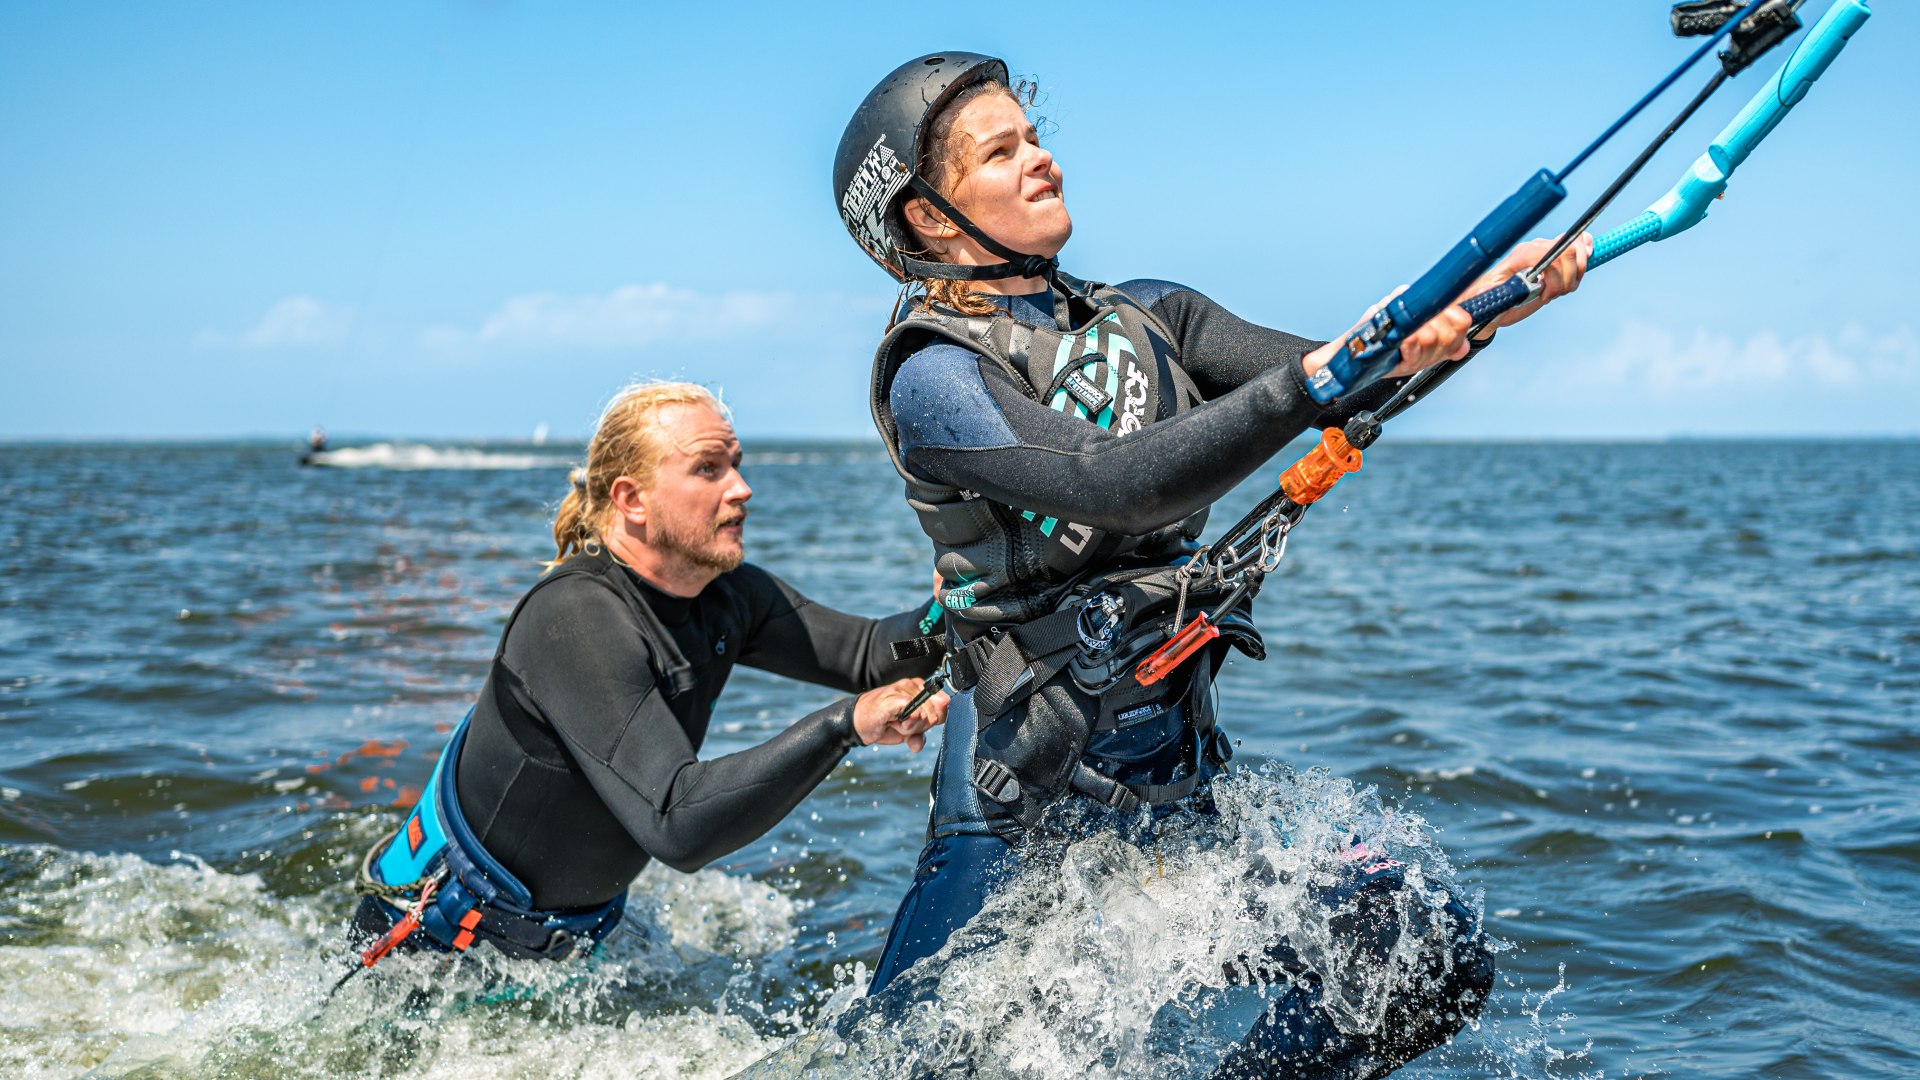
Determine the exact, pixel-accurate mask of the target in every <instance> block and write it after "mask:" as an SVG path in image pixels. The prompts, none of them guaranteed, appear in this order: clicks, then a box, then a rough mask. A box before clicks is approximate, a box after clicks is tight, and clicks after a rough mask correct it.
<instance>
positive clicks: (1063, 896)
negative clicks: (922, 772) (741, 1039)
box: [742, 768, 1511, 1078]
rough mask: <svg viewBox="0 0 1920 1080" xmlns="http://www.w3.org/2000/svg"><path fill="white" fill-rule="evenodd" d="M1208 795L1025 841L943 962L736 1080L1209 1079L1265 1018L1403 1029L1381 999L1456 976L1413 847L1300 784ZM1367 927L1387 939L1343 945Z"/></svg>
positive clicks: (1406, 819) (1359, 1029)
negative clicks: (1394, 883)
mask: <svg viewBox="0 0 1920 1080" xmlns="http://www.w3.org/2000/svg"><path fill="white" fill-rule="evenodd" d="M1214 797H1215V800H1216V803H1217V805H1218V810H1219V813H1218V814H1217V815H1201V814H1184V815H1175V816H1172V817H1169V818H1166V819H1164V820H1162V821H1160V822H1158V823H1156V824H1154V825H1152V826H1150V827H1149V826H1148V825H1147V823H1146V822H1145V819H1144V818H1143V819H1140V820H1139V821H1137V822H1135V823H1134V824H1135V826H1137V827H1133V828H1124V829H1120V830H1115V829H1112V828H1106V829H1099V828H1095V829H1093V830H1091V831H1090V833H1080V832H1079V830H1078V829H1076V828H1075V827H1074V826H1076V825H1085V824H1087V823H1086V822H1084V821H1081V822H1074V821H1069V822H1068V823H1067V824H1068V827H1067V828H1066V829H1064V830H1062V832H1063V834H1064V835H1060V836H1054V837H1050V838H1042V839H1036V840H1035V841H1034V842H1033V843H1031V844H1030V847H1029V850H1028V852H1027V854H1026V857H1025V858H1023V860H1022V862H1021V866H1020V868H1019V869H1018V870H1017V871H1016V872H1015V873H1014V875H1013V876H1012V878H1011V879H1010V881H1009V882H1008V884H1007V885H1006V886H1005V887H1003V888H1002V889H1000V890H999V891H998V892H997V893H996V894H995V895H994V896H993V897H992V898H990V899H989V901H988V902H987V904H986V906H985V907H984V908H983V910H982V912H981V914H980V915H979V916H978V917H977V918H976V919H974V920H973V921H972V922H970V923H969V924H968V925H967V926H966V927H964V928H963V929H962V930H960V931H959V932H957V933H956V934H955V935H954V936H953V938H952V939H950V940H949V942H948V944H947V945H946V946H945V947H944V948H943V949H942V950H941V951H940V952H939V953H937V954H935V955H934V956H933V957H930V958H929V959H928V960H926V961H923V962H922V963H920V964H918V965H915V966H914V967H913V968H910V969H909V970H908V971H906V972H905V973H903V974H902V975H901V976H899V977H898V978H897V979H896V980H895V981H894V982H893V983H892V984H891V985H890V986H889V988H888V990H887V992H886V993H885V994H883V995H881V996H880V997H879V998H856V997H853V996H852V995H847V996H846V998H845V1000H836V1001H833V1002H831V1003H829V1007H828V1015H826V1016H825V1017H823V1021H822V1023H821V1025H820V1026H819V1027H817V1028H816V1029H815V1030H814V1031H812V1032H809V1033H808V1034H807V1035H806V1036H803V1037H802V1038H800V1039H798V1040H796V1042H795V1043H794V1044H792V1045H791V1046H789V1047H787V1048H785V1049H784V1050H783V1051H782V1052H781V1053H780V1054H777V1055H774V1056H773V1057H770V1058H769V1059H767V1060H765V1061H763V1062H760V1063H758V1064H756V1065H755V1067H754V1068H753V1069H750V1070H748V1071H747V1072H745V1073H743V1074H742V1076H746V1077H753V1078H771V1077H785V1076H795V1077H797V1076H810V1075H819V1074H823V1073H824V1074H829V1075H852V1076H874V1077H881V1076H885V1077H900V1076H919V1075H942V1074H945V1073H949V1072H975V1073H979V1074H982V1075H994V1076H1007V1077H1058V1076H1089V1077H1103V1078H1104V1077H1113V1078H1121V1077H1179V1076H1205V1075H1209V1074H1210V1073H1212V1072H1213V1071H1214V1070H1215V1069H1216V1068H1217V1067H1218V1066H1219V1065H1220V1064H1221V1063H1222V1062H1223V1060H1225V1059H1226V1057H1227V1055H1228V1054H1229V1053H1230V1052H1231V1051H1232V1050H1233V1049H1234V1047H1235V1045H1236V1044H1237V1043H1238V1042H1239V1041H1240V1040H1241V1039H1242V1038H1243V1037H1244V1036H1245V1035H1246V1033H1247V1031H1248V1029H1249V1028H1250V1027H1251V1026H1252V1024H1253V1023H1254V1022H1255V1021H1256V1020H1257V1019H1259V1018H1260V1017H1261V1016H1262V1014H1264V1013H1267V1012H1269V1011H1270V1010H1271V1011H1274V1012H1276V1013H1280V1012H1285V1011H1288V1010H1307V1009H1311V1008H1314V1006H1313V1005H1312V1003H1313V1002H1314V1001H1315V1000H1317V1001H1318V1002H1319V1003H1320V1005H1319V1006H1318V1008H1320V1009H1324V1011H1325V1013H1326V1015H1327V1016H1328V1017H1329V1018H1330V1020H1331V1022H1332V1024H1333V1025H1334V1026H1335V1027H1337V1028H1338V1029H1339V1031H1340V1032H1343V1033H1345V1034H1348V1035H1361V1036H1368V1035H1372V1034H1373V1033H1377V1032H1379V1031H1381V1030H1382V1029H1383V1027H1386V1026H1388V1025H1400V1026H1401V1027H1405V1026H1406V1025H1407V1024H1408V1023H1409V1021H1408V1018H1407V1017H1405V1016H1400V1015H1397V1014H1395V1013H1394V1012H1393V1010H1394V1008H1395V1007H1396V1003H1399V1002H1404V1001H1405V1000H1408V999H1409V998H1412V999H1425V998H1428V997H1430V996H1431V994H1432V991H1433V989H1434V988H1435V987H1438V986H1441V985H1446V984H1445V983H1443V982H1441V981H1439V980H1442V979H1444V978H1446V977H1447V976H1448V975H1449V974H1450V973H1451V965H1452V964H1453V954H1452V953H1451V952H1450V951H1449V950H1448V949H1447V948H1446V947H1445V944H1444V943H1446V942H1447V941H1449V939H1450V938H1451V937H1452V936H1453V935H1454V934H1455V933H1456V932H1457V931H1456V929H1455V924H1454V923H1453V922H1452V920H1451V919H1450V918H1449V917H1448V916H1447V915H1446V914H1445V913H1444V910H1443V905H1444V904H1445V903H1446V901H1447V900H1448V899H1449V897H1450V893H1451V889H1452V887H1453V871H1452V869H1451V867H1450V866H1449V865H1448V863H1447V859H1446V856H1445V854H1444V852H1443V851H1442V850H1441V849H1440V847H1439V845H1438V844H1437V843H1436V842H1435V840H1434V837H1433V834H1432V831H1431V829H1429V828H1428V826H1427V825H1426V823H1425V822H1424V821H1423V820H1422V819H1420V818H1419V817H1418V816H1417V815H1412V814H1407V813H1401V812H1396V811H1393V810H1391V809H1389V808H1387V807H1385V806H1383V805H1382V803H1381V802H1380V800H1379V798H1378V795H1377V793H1376V792H1375V791H1374V790H1373V789H1372V788H1363V787H1356V786H1355V785H1354V784H1353V783H1352V782H1351V781H1347V780H1344V779H1339V778H1335V777H1332V776H1330V775H1328V774H1327V773H1325V772H1323V771H1318V770H1315V771H1309V772H1305V773H1295V772H1292V771H1290V770H1287V769H1284V768H1272V769H1268V770H1264V771H1259V772H1245V773H1239V774H1235V775H1233V776H1230V777H1228V778H1225V779H1223V780H1221V781H1219V782H1218V783H1217V784H1216V785H1215V795H1214ZM1076 835H1079V836H1084V838H1075V837H1076ZM1389 867H1394V868H1395V869H1397V870H1398V873H1399V875H1403V878H1402V880H1404V886H1403V888H1402V890H1401V893H1400V897H1401V899H1400V900H1398V901H1395V902H1393V903H1392V904H1390V905H1387V906H1385V907H1384V908H1383V907H1381V906H1380V905H1373V904H1369V901H1368V900H1367V899H1366V897H1367V895H1368V894H1367V893H1365V892H1364V891H1355V890H1354V882H1355V881H1356V879H1358V878H1363V877H1367V876H1369V875H1377V874H1379V873H1381V872H1383V871H1385V870H1386V869H1387V868H1389ZM1474 907H1475V908H1476V918H1477V907H1478V900H1477V899H1476V900H1475V901H1474ZM1382 917H1384V918H1387V919H1389V920H1393V921H1394V925H1393V926H1392V927H1391V932H1388V933H1385V934H1384V935H1368V934H1364V933H1356V926H1357V925H1358V923H1359V921H1360V920H1363V919H1372V918H1382ZM1381 941H1386V942H1389V943H1390V944H1387V945H1385V946H1384V947H1381V946H1380V945H1379V943H1380V942H1381ZM1276 943H1284V945H1281V946H1279V947H1277V948H1276V947H1275V944H1276ZM1401 1007H1402V1008H1404V1005H1402V1006H1401ZM836 1009H838V1010H840V1011H838V1012H836V1011H835V1010H836ZM1494 1056H1495V1057H1499V1056H1501V1055H1500V1054H1499V1052H1498V1051H1497V1050H1496V1051H1495V1054H1494ZM1507 1056H1508V1057H1511V1055H1507Z"/></svg>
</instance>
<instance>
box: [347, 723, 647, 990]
mask: <svg viewBox="0 0 1920 1080" xmlns="http://www.w3.org/2000/svg"><path fill="white" fill-rule="evenodd" d="M472 719H473V713H472V712H471V711H469V712H468V713H467V715H466V717H465V718H464V719H462V720H461V721H460V726H459V727H457V728H455V729H454V732H453V738H452V739H450V740H449V741H448V742H447V747H446V749H445V750H442V751H441V752H440V760H439V761H438V762H437V763H436V764H435V765H434V767H433V778H432V779H431V780H429V781H428V782H427V787H426V790H425V791H423V792H421V794H420V801H419V802H418V803H417V804H415V806H414V808H413V813H412V815H410V816H409V817H408V819H407V821H406V823H405V824H404V825H402V826H401V828H400V831H399V832H397V833H395V834H394V836H393V838H392V839H391V840H390V841H388V843H387V848H386V850H385V851H383V852H381V853H380V857H379V859H377V860H376V861H375V864H374V871H375V874H376V876H377V877H378V878H379V880H380V881H381V882H383V883H385V884H401V885H404V884H408V883H411V882H415V881H419V880H421V879H422V878H426V877H430V876H432V875H434V874H436V873H438V872H440V870H441V869H442V868H444V869H445V870H446V871H447V880H446V881H445V882H444V883H442V884H441V886H440V889H439V891H438V892H436V893H435V894H434V897H433V902H432V903H431V904H429V905H428V906H427V910H426V911H424V912H422V913H421V916H420V929H421V930H423V931H424V932H425V933H426V934H427V936H428V937H430V938H432V939H433V941H434V942H435V943H436V944H437V945H439V946H440V947H441V948H442V949H447V950H457V949H460V948H464V947H465V946H459V945H456V944H455V942H456V941H458V940H460V937H461V932H462V929H463V927H462V925H461V920H462V919H465V918H467V916H468V914H469V913H470V912H473V911H474V910H476V909H477V910H479V911H480V913H481V922H480V924H479V928H478V929H479V932H480V936H483V937H485V938H486V939H487V940H489V941H491V942H493V943H494V944H495V945H496V946H499V947H500V948H501V949H502V951H505V952H507V953H509V954H516V955H517V954H525V955H535V956H547V957H551V958H554V959H562V958H564V957H566V956H569V955H572V953H573V952H574V947H575V943H576V942H577V941H578V940H579V939H581V938H585V939H586V940H587V942H588V943H589V944H590V945H591V944H598V943H599V942H600V941H601V939H603V938H605V937H606V936H607V935H608V934H609V933H611V932H612V931H613V928H614V927H615V926H617V925H619V923H620V917H621V915H622V914H623V913H624V912H625V910H626V904H627V893H626V890H624V889H623V890H621V892H620V895H618V896H616V897H614V898H613V899H612V900H609V901H608V902H607V903H605V904H602V905H600V906H599V907H596V908H590V909H588V910H585V911H541V910H538V909H535V908H534V907H533V893H532V892H531V891H530V890H529V889H528V888H527V887H526V885H525V884H524V883H522V882H521V881H520V879H519V878H517V877H515V876H514V874H513V872H512V871H510V870H508V869H507V868H506V867H505V866H503V865H501V863H500V861H499V860H498V859H495V858H494V857H493V856H492V855H491V854H488V852H487V849H486V848H485V847H484V846H482V845H481V843H480V838H479V837H478V836H476V835H474V832H473V828H472V826H470V825H468V824H467V817H466V814H465V813H463V812H462V811H461V809H460V801H459V798H458V796H457V794H456V788H457V785H456V783H455V779H454V774H453V770H454V769H455V767H456V766H457V765H458V763H459V761H460V748H461V747H462V746H463V745H465V743H466V739H467V725H468V723H469V722H470V721H471V720H472ZM416 822H417V823H418V830H419V834H420V837H421V841H420V843H419V844H418V845H417V846H415V845H414V844H413V842H412V839H411V838H412V837H413V835H414V830H415V828H416ZM389 906H390V907H391V906H392V905H389ZM395 917H396V918H398V917H399V916H398V914H397V913H396V915H395ZM466 929H472V927H467V928H466ZM467 940H468V943H469V944H470V943H471V941H472V935H471V934H470V935H468V938H467Z"/></svg>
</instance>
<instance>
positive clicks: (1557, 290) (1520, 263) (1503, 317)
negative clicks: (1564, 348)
mask: <svg viewBox="0 0 1920 1080" xmlns="http://www.w3.org/2000/svg"><path fill="white" fill-rule="evenodd" d="M1553 244H1554V241H1552V240H1529V241H1527V242H1526V243H1524V244H1521V245H1519V246H1518V247H1516V248H1514V249H1513V250H1512V251H1511V252H1509V253H1508V254H1507V257H1506V258H1504V259H1501V260H1500V265H1498V266H1496V267H1494V268H1493V269H1492V270H1489V271H1487V272H1486V274H1484V275H1483V276H1482V277H1481V278H1480V280H1479V281H1476V282H1474V283H1473V287H1472V288H1470V289H1468V290H1467V291H1466V294H1465V296H1463V297H1462V299H1465V298H1466V296H1472V295H1473V294H1475V293H1478V292H1484V291H1486V290H1487V289H1491V288H1493V287H1494V286H1495V285H1498V284H1500V283H1501V282H1503V281H1505V280H1507V279H1508V278H1510V277H1512V276H1513V275H1515V274H1524V273H1526V272H1527V271H1528V270H1531V269H1533V264H1534V263H1537V262H1539V261H1540V257H1541V256H1542V255H1545V254H1546V253H1547V249H1548V248H1551V247H1552V246H1553ZM1592 257H1593V234H1592V233H1581V234H1580V236H1579V237H1578V238H1577V239H1576V240H1574V242H1573V243H1571V244H1568V245H1567V250H1565V251H1563V252H1561V253H1560V257H1559V258H1557V259H1555V260H1553V264H1552V265H1551V266H1548V267H1547V272H1546V273H1545V274H1543V275H1541V278H1540V295H1539V296H1537V297H1535V298H1533V299H1532V300H1529V301H1527V302H1526V303H1524V304H1521V305H1519V306H1518V307H1511V308H1508V309H1507V310H1505V311H1503V312H1501V313H1500V314H1499V315H1497V316H1495V317H1494V320H1493V321H1492V322H1491V323H1488V324H1487V325H1489V326H1491V327H1493V328H1494V329H1499V328H1500V327H1502V326H1512V325H1513V324H1514V323H1517V322H1519V321H1520V320H1522V319H1524V318H1527V317H1528V316H1530V315H1532V314H1533V313H1534V312H1536V311H1539V310H1540V309H1541V308H1543V307H1545V306H1547V305H1548V304H1549V303H1551V302H1553V301H1555V300H1558V299H1560V298H1561V297H1563V296H1565V295H1567V294H1568V293H1570V292H1572V291H1573V290H1575V289H1577V288H1579V287H1580V282H1581V281H1582V280H1583V279H1584V278H1585V277H1586V275H1587V260H1588V259H1590V258H1592Z"/></svg>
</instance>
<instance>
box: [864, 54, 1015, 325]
mask: <svg viewBox="0 0 1920 1080" xmlns="http://www.w3.org/2000/svg"><path fill="white" fill-rule="evenodd" d="M995 93H998V94H1005V95H1007V96H1008V97H1010V98H1012V99H1013V101H1014V103H1015V104H1017V105H1019V106H1020V107H1021V108H1023V109H1025V108H1028V107H1030V106H1032V104H1033V99H1034V93H1035V90H1034V85H1033V84H1032V83H1031V82H1028V81H1026V80H1024V79H1023V80H1021V81H1019V82H1018V83H1016V84H1015V85H1012V86H1008V85H1007V84H1006V83H1003V82H1001V81H999V80H998V79H983V80H981V81H980V82H977V83H973V84H972V85H970V86H967V87H965V88H964V89H962V90H961V91H960V92H959V93H957V94H955V95H953V97H952V98H950V99H948V100H947V103H946V104H944V105H942V106H941V107H940V111H939V112H938V113H935V114H934V116H933V118H932V119H931V120H930V121H929V122H928V124H927V138H926V139H925V141H924V142H923V143H922V145H921V147H920V160H919V162H917V163H916V164H917V166H918V171H919V173H920V175H921V176H924V177H926V178H927V183H929V184H932V185H933V188H934V190H935V191H938V192H939V193H940V194H942V195H945V196H946V197H947V198H948V199H952V198H953V192H954V189H956V188H958V187H959V186H960V181H962V180H964V179H966V177H967V171H968V163H969V162H970V161H971V160H972V158H971V157H970V156H969V155H968V153H967V151H968V150H970V149H971V145H970V144H971V143H972V142H973V139H972V138H971V137H970V136H969V135H968V134H967V133H966V132H964V131H959V130H956V128H955V124H956V122H957V121H958V120H959V119H960V111H961V110H962V109H964V108H966V107H967V103H968V102H970V101H972V100H974V99H975V98H978V97H983V96H985V95H987V94H995ZM905 205H906V202H905V201H904V200H903V201H902V202H901V206H902V208H904V207H905ZM894 213H895V216H896V217H897V218H898V219H899V220H898V221H896V222H895V226H894V227H895V228H896V229H897V230H898V231H899V232H900V235H901V237H902V238H903V239H904V240H906V241H908V243H906V244H903V245H901V249H902V250H903V251H905V252H907V253H908V254H910V255H914V256H917V257H921V258H926V257H928V256H930V255H931V252H929V251H926V250H924V249H921V250H915V249H916V248H919V247H920V243H921V241H920V234H919V233H917V232H914V231H913V228H912V226H910V225H908V224H907V221H906V215H905V211H904V209H901V210H896V211H895V212H894ZM914 283H915V284H917V285H918V286H919V289H920V292H921V298H920V299H921V303H922V304H923V305H931V304H939V305H940V306H942V307H946V308H951V309H953V310H954V311H958V312H960V313H961V314H963V315H991V314H993V313H994V312H996V311H999V310H1000V308H999V307H997V306H995V305H994V303H993V301H991V300H988V299H987V298H986V297H985V296H983V295H981V294H980V293H979V292H977V291H976V290H975V289H974V288H973V286H972V283H971V282H966V281H954V280H951V279H949V278H915V279H914Z"/></svg>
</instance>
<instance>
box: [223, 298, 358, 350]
mask: <svg viewBox="0 0 1920 1080" xmlns="http://www.w3.org/2000/svg"><path fill="white" fill-rule="evenodd" d="M353 324H354V313H353V310H352V309H351V308H346V307H340V306H337V305H334V304H328V303H324V302H322V301H320V300H316V299H314V298H313V297H311V296H289V297H287V298H286V299H284V300H281V301H279V302H278V303H276V304H274V305H273V306H272V307H270V308H268V309H267V313H266V314H265V315H262V316H261V317H260V321H259V322H257V323H255V324H254V325H253V327H252V328H251V329H249V330H246V331H243V332H242V333H239V334H224V333H220V332H218V331H212V330H209V331H205V332H203V333H201V334H200V335H199V336H198V337H197V338H196V339H195V343H196V344H199V345H210V346H215V347H222V346H229V347H234V348H241V349H279V348H288V347H298V346H306V345H332V344H336V343H339V342H342V341H345V340H346V339H347V336H348V335H349V334H351V333H352V332H353Z"/></svg>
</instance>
